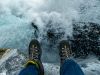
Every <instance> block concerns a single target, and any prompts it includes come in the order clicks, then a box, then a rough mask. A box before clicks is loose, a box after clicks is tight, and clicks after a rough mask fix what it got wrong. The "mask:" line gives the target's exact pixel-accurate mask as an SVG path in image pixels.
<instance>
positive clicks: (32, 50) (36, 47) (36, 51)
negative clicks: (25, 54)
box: [29, 40, 42, 61]
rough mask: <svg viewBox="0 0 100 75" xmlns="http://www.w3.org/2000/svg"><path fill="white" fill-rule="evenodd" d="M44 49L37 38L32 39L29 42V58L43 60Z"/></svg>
mask: <svg viewBox="0 0 100 75" xmlns="http://www.w3.org/2000/svg"><path fill="white" fill-rule="evenodd" d="M41 54H42V50H41V47H40V43H39V42H38V41H37V40H32V41H31V42H30V44H29V59H30V60H35V61H41Z"/></svg>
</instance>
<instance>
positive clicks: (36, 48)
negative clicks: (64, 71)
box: [28, 39, 44, 75]
mask: <svg viewBox="0 0 100 75" xmlns="http://www.w3.org/2000/svg"><path fill="white" fill-rule="evenodd" d="M41 55H42V49H41V47H40V43H39V42H38V40H35V39H34V40H32V41H31V42H30V44H29V61H28V62H29V63H28V65H30V64H34V63H35V65H36V66H37V67H38V69H39V75H44V68H43V65H42V62H41Z"/></svg>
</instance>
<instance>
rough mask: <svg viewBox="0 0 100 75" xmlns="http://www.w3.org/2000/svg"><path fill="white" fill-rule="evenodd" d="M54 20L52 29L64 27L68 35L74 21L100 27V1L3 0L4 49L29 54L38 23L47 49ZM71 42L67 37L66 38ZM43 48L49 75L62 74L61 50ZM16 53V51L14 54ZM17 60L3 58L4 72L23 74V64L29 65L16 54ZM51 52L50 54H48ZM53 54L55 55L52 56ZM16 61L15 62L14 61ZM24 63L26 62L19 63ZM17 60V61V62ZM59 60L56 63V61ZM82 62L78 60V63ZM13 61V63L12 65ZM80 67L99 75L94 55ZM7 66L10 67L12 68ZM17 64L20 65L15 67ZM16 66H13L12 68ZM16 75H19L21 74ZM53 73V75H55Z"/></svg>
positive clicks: (0, 35) (0, 38)
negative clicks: (51, 22) (21, 71)
mask: <svg viewBox="0 0 100 75" xmlns="http://www.w3.org/2000/svg"><path fill="white" fill-rule="evenodd" d="M49 21H53V24H52V25H51V26H52V28H55V29H57V28H60V27H62V29H63V30H64V32H65V34H66V36H72V33H73V29H72V28H73V26H72V22H73V21H79V22H80V21H83V22H94V23H98V24H100V1H99V0H0V48H12V49H18V50H20V51H23V52H24V53H25V52H26V53H27V49H28V45H29V42H30V41H31V39H33V38H34V32H35V30H34V28H32V26H31V23H32V22H34V23H35V24H36V25H37V27H38V28H39V33H38V36H39V38H37V39H38V40H39V41H40V42H45V44H44V43H42V45H44V46H45V47H46V46H47V45H46V44H48V42H47V41H46V40H44V39H46V38H47V37H45V36H44V35H45V34H46V32H47V29H49V28H47V27H48V22H49ZM57 32H59V31H57ZM62 39H67V38H65V37H64V38H62ZM45 47H44V49H43V56H42V60H44V67H45V69H46V70H45V71H46V72H45V73H46V75H50V74H51V73H53V74H54V75H57V74H58V73H59V66H58V65H55V64H56V63H58V61H59V58H58V53H57V52H58V51H57V49H51V48H49V49H50V50H48V49H47V48H45ZM12 53H13V52H12ZM14 53H15V54H14V55H16V56H14V57H11V58H10V59H9V60H7V61H6V62H5V63H3V62H4V61H5V60H6V59H8V58H9V57H10V56H12V55H9V54H8V55H7V57H6V58H5V57H4V56H3V58H2V60H0V61H2V62H1V64H2V63H3V65H2V66H0V67H1V68H0V71H1V73H2V72H4V73H7V74H8V75H14V74H15V73H16V72H17V71H20V69H21V67H22V64H23V63H25V62H24V60H25V58H24V56H23V55H18V54H16V51H15V50H14ZM45 53H47V54H45ZM52 54H53V55H54V56H52ZM44 58H45V59H46V60H45V59H44ZM12 59H14V60H12ZM20 60H23V61H22V62H18V61H20ZM14 61H16V62H14ZM54 61H55V62H54ZM76 61H78V59H77V60H76ZM10 62H12V63H13V64H10ZM78 62H79V64H80V66H83V67H84V68H82V69H83V71H84V72H85V73H86V75H99V74H100V62H99V61H98V60H97V58H96V57H95V56H93V55H91V56H89V57H88V58H87V59H85V60H84V59H83V60H82V59H80V60H79V61H78ZM6 64H9V65H8V66H7V65H6ZM14 64H17V65H14ZM5 65H6V66H5ZM11 65H13V66H11ZM17 73H18V72H17ZM17 73H16V74H17ZM53 74H51V75H53Z"/></svg>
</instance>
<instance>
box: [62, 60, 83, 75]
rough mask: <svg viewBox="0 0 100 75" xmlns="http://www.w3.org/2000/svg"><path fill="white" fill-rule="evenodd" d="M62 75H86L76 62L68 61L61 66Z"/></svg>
mask: <svg viewBox="0 0 100 75" xmlns="http://www.w3.org/2000/svg"><path fill="white" fill-rule="evenodd" d="M60 75H84V73H83V71H82V70H81V68H80V66H79V65H78V64H77V63H76V62H74V61H73V60H71V59H68V60H66V61H65V62H64V63H63V65H62V66H61V68H60Z"/></svg>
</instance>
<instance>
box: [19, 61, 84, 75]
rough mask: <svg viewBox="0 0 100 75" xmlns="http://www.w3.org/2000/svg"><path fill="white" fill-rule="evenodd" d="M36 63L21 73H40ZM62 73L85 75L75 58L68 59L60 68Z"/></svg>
mask: <svg viewBox="0 0 100 75" xmlns="http://www.w3.org/2000/svg"><path fill="white" fill-rule="evenodd" d="M38 72H39V71H38V69H37V67H36V66H35V65H29V66H28V67H26V68H25V69H23V70H22V71H21V72H20V74H19V75H39V73H38ZM60 75H84V73H83V71H82V70H81V68H80V67H79V65H78V64H77V63H76V62H74V61H73V60H70V59H68V60H66V61H65V62H64V64H63V65H62V66H61V68H60Z"/></svg>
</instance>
